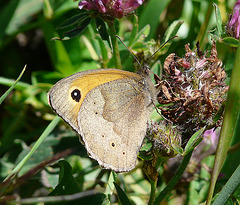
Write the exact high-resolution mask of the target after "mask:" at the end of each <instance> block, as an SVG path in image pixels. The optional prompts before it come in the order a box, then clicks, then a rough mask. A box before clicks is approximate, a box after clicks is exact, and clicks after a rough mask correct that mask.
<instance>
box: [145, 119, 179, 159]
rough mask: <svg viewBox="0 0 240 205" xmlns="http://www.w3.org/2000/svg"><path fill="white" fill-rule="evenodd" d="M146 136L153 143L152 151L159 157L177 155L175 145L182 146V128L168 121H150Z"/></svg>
mask: <svg viewBox="0 0 240 205" xmlns="http://www.w3.org/2000/svg"><path fill="white" fill-rule="evenodd" d="M146 138H147V141H150V142H151V143H152V149H151V152H152V153H153V154H154V155H155V156H156V157H157V158H158V157H161V158H171V157H175V156H176V155H177V154H178V153H177V152H176V150H175V149H174V147H175V146H176V147H177V146H179V147H180V146H181V132H180V130H179V129H178V128H177V127H176V126H173V125H172V123H168V122H166V121H160V122H152V123H149V124H148V128H147V134H146Z"/></svg>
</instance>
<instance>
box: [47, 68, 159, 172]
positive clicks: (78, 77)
mask: <svg viewBox="0 0 240 205" xmlns="http://www.w3.org/2000/svg"><path fill="white" fill-rule="evenodd" d="M48 100H49V104H50V105H51V107H52V108H53V110H54V111H55V112H56V113H57V114H58V115H59V116H60V117H62V118H63V120H64V121H66V122H67V123H68V124H69V125H70V126H71V127H72V128H73V129H74V130H75V131H76V132H77V133H78V134H79V135H80V136H81V141H82V143H83V144H84V145H85V147H86V150H87V152H88V154H89V156H90V157H91V158H93V159H95V160H97V161H98V163H99V164H100V165H101V166H102V167H103V168H105V169H112V170H114V171H116V172H124V171H130V170H132V169H133V168H134V167H135V166H136V161H137V155H138V152H139V149H140V147H141V145H142V142H143V139H144V136H145V134H146V129H147V121H148V120H149V118H150V114H151V111H152V109H153V107H154V102H155V100H156V89H155V87H154V85H153V83H152V81H151V78H150V76H149V74H148V72H146V71H141V72H140V73H139V74H136V73H132V72H128V71H123V70H117V69H97V70H88V71H83V72H79V73H76V74H73V75H71V76H69V77H67V78H64V79H62V80H60V81H59V82H57V83H56V84H55V85H54V86H53V87H52V88H51V90H50V91H49V92H48Z"/></svg>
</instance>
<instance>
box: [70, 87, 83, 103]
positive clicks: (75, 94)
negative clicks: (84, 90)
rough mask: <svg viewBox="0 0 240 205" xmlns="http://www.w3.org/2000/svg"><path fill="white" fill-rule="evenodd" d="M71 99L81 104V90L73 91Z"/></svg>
mask: <svg viewBox="0 0 240 205" xmlns="http://www.w3.org/2000/svg"><path fill="white" fill-rule="evenodd" d="M71 97H72V99H73V100H75V101H76V102H79V101H80V99H81V92H80V90H78V89H75V90H73V91H72V93H71Z"/></svg>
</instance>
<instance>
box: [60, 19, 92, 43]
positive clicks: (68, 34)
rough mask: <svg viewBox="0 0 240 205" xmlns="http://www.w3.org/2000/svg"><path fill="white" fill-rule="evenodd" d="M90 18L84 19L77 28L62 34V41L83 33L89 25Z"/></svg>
mask: <svg viewBox="0 0 240 205" xmlns="http://www.w3.org/2000/svg"><path fill="white" fill-rule="evenodd" d="M91 20H92V18H90V17H89V18H86V19H85V20H84V21H83V22H82V23H81V25H80V26H78V27H77V28H75V29H73V30H71V31H68V32H66V33H65V34H64V38H63V39H62V40H69V39H71V38H74V37H76V36H79V35H81V34H82V33H83V31H84V30H85V29H86V28H87V26H88V25H89V24H90V22H91Z"/></svg>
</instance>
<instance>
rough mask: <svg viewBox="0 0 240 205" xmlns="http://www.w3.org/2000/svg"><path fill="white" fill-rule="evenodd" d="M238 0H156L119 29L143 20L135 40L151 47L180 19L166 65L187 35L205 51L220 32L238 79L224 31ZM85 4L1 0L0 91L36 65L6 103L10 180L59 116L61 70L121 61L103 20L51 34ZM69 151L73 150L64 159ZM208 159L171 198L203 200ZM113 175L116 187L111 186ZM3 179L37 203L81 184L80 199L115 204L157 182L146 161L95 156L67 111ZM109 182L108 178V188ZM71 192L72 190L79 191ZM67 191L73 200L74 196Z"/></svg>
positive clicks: (233, 158)
mask: <svg viewBox="0 0 240 205" xmlns="http://www.w3.org/2000/svg"><path fill="white" fill-rule="evenodd" d="M213 3H216V4H217V6H218V8H219V9H220V11H221V17H222V22H223V24H222V28H223V33H221V34H220V35H217V34H216V28H217V20H216V13H215V12H214V8H215V7H214V6H213ZM234 3H235V1H233V0H230V1H224V0H219V1H209V0H207V1H197V0H195V1H194V0H192V1H191V0H175V1H170V0H165V1H160V0H148V1H145V2H144V4H143V5H142V6H140V7H139V8H138V9H137V11H136V13H135V15H136V16H138V22H137V21H136V20H137V19H136V17H135V16H134V15H129V16H125V17H124V18H122V19H121V20H119V21H117V22H116V27H117V34H118V35H119V36H120V37H121V39H123V41H124V42H125V43H126V44H127V45H128V46H129V42H130V36H131V32H132V28H136V27H134V25H138V32H139V33H138V34H139V36H138V37H139V39H137V40H136V39H135V41H134V42H133V43H132V47H131V48H132V49H133V51H135V52H136V53H137V52H139V51H145V52H150V54H151V53H152V52H153V51H154V50H156V49H157V48H158V47H159V46H160V44H162V43H164V39H165V38H166V35H165V34H166V31H167V30H168V29H169V28H174V29H175V30H176V31H177V35H178V38H176V39H174V40H173V41H172V43H171V44H170V46H169V47H167V49H165V50H164V49H163V50H162V51H160V52H159V53H158V54H157V56H156V57H157V60H159V62H160V63H159V64H158V67H161V66H162V65H163V62H164V60H165V58H166V56H167V55H169V54H170V53H173V52H174V53H176V54H177V55H178V56H180V57H182V56H184V54H185V49H184V45H185V44H187V43H189V44H190V47H191V48H194V47H195V44H196V42H197V40H199V41H200V46H201V49H202V50H203V51H206V50H210V49H211V45H212V40H211V37H215V38H216V39H218V41H217V51H218V58H219V59H221V60H222V62H223V65H224V67H225V71H226V73H227V75H228V78H227V83H228V84H229V81H230V77H231V71H232V69H233V67H234V61H235V55H236V49H235V48H232V47H230V46H229V44H226V43H224V42H223V41H221V39H222V37H224V36H226V32H224V28H225V25H226V23H227V20H228V15H229V14H230V13H231V12H232V8H233V6H234ZM78 13H79V9H78V2H73V1H72V0H58V1H54V0H11V1H6V0H2V1H1V7H0V96H2V95H3V94H4V92H5V91H6V90H7V89H8V88H9V87H10V86H11V85H12V84H13V83H14V81H15V80H12V79H17V77H18V76H19V74H20V73H21V71H22V69H23V67H24V66H25V65H27V67H26V71H25V72H24V74H23V76H22V77H21V80H20V81H19V82H18V84H17V85H16V86H15V88H14V90H13V91H12V92H11V93H10V94H9V95H8V96H7V98H6V99H5V100H4V102H3V103H2V104H1V106H0V113H1V114H0V156H1V159H0V180H1V181H3V180H4V179H5V177H6V176H8V174H9V173H10V172H11V171H12V170H13V169H14V168H15V167H16V166H17V165H19V163H20V161H21V160H22V159H23V158H24V156H25V155H26V154H27V153H28V152H29V151H30V150H31V148H32V146H33V144H34V142H36V141H37V140H38V138H39V137H40V136H41V135H42V134H43V132H44V131H45V129H46V127H47V126H48V125H49V123H50V122H51V121H52V120H53V119H54V118H55V114H54V113H53V112H52V110H51V108H50V107H49V105H48V102H47V92H48V90H49V89H50V88H51V87H52V85H53V84H54V83H55V82H56V81H57V80H59V79H62V78H64V77H67V76H69V75H71V74H73V73H76V72H79V71H83V70H88V69H96V68H101V67H108V68H112V67H114V60H113V58H112V56H111V54H109V53H110V52H109V49H107V48H108V47H107V46H105V48H106V50H104V49H103V48H104V46H103V45H107V41H103V40H102V39H101V38H100V36H99V34H98V32H97V31H96V24H95V22H94V21H91V23H90V25H89V26H88V27H86V29H85V30H84V31H83V33H82V34H81V35H80V36H77V37H75V38H72V39H70V40H66V41H56V40H52V38H54V37H59V38H63V33H64V32H65V30H64V29H57V28H58V26H59V25H61V23H63V22H64V21H65V20H66V19H68V18H70V17H72V16H74V15H76V14H78ZM147 25H149V26H147ZM176 25H177V26H176ZM140 32H142V33H140ZM210 33H211V34H210ZM140 34H143V35H144V37H142V36H141V35H140ZM153 39H154V40H153ZM119 48H120V57H121V59H122V67H123V68H124V69H126V70H130V71H133V70H134V66H133V58H132V56H131V55H130V54H129V52H128V51H127V49H126V48H125V47H124V46H123V45H122V44H121V43H119ZM150 54H149V53H148V55H150ZM155 62H157V61H155ZM155 62H154V63H155ZM150 64H151V63H150ZM154 65H155V64H154ZM156 70H157V69H156ZM239 125H240V124H239V122H238V124H237V128H236V129H237V130H240V129H239ZM238 134H239V133H235V134H234V136H233V138H232V145H235V144H237V143H238V142H239V135H238ZM239 154H240V151H239V149H235V150H234V151H233V152H231V153H229V154H228V156H227V158H226V161H225V163H224V166H223V168H222V170H221V177H220V178H219V180H218V181H217V184H216V189H215V192H216V193H217V192H218V191H219V190H220V189H221V188H222V187H223V186H224V185H225V184H226V182H227V180H228V179H229V178H230V177H231V176H232V174H233V172H234V171H235V170H236V169H237V167H238V165H239V162H240V158H239ZM60 159H64V160H61V161H59V163H57V161H58V160H60ZM213 159H214V155H211V156H208V157H207V158H206V159H205V161H204V162H203V164H204V165H206V164H207V165H206V166H209V167H212V164H213ZM206 166H201V167H200V170H199V172H198V173H195V174H193V175H194V177H193V178H191V180H189V181H188V183H186V184H184V186H183V185H182V186H181V184H180V187H181V189H180V190H181V191H179V189H177V188H176V187H175V189H173V190H172V191H171V192H170V193H169V194H167V195H166V196H165V198H164V203H166V204H176V203H179V204H200V203H202V202H204V201H205V200H206V197H207V191H208V187H209V181H210V178H211V175H210V171H209V170H208V171H206ZM210 169H211V168H210ZM163 170H164V168H163V167H162V169H161V171H160V177H159V178H160V179H159V183H158V187H157V192H159V191H160V190H162V189H163V188H164V187H165V186H166V181H165V179H164V177H161V176H162V173H163ZM113 182H117V184H118V185H115V186H116V189H117V192H116V190H115V189H114V185H113V184H114V183H113ZM107 183H108V184H109V186H110V185H112V187H110V188H109V186H107ZM63 187H65V190H63V189H62V188H63ZM120 187H121V189H120ZM0 188H1V194H2V197H3V198H2V199H3V201H5V200H6V199H7V201H8V202H9V203H14V202H15V201H16V196H18V197H19V198H20V199H26V198H27V199H29V200H30V201H29V202H30V203H32V204H34V203H37V199H36V197H40V196H43V197H45V198H43V199H42V200H45V201H46V202H49V201H48V200H49V198H48V197H49V196H55V197H56V196H61V195H66V194H69V195H70V194H75V193H82V195H77V197H79V198H78V199H77V200H75V201H74V202H76V204H77V203H78V204H79V203H80V202H81V203H82V204H84V203H86V204H87V203H88V204H90V203H91V202H92V203H94V204H107V203H109V201H111V202H112V203H119V200H124V197H125V193H126V194H127V196H128V198H129V199H130V200H131V203H135V204H146V203H147V201H148V199H149V196H150V191H151V185H150V183H149V181H148V179H147V177H146V176H145V175H144V173H143V172H142V171H141V169H140V168H137V169H136V170H134V171H133V172H130V173H122V174H118V175H115V174H114V173H111V172H110V171H106V170H101V169H100V168H99V166H98V164H97V162H96V161H94V160H91V159H90V158H89V157H88V155H87V153H86V151H85V148H84V147H83V146H82V145H81V144H80V143H79V139H78V137H77V135H76V133H74V132H73V131H72V130H71V128H69V127H68V126H67V125H66V124H65V123H64V122H63V121H60V123H59V124H58V126H56V127H55V129H54V130H53V131H52V132H51V133H50V134H49V135H48V137H47V138H46V139H45V140H44V141H43V142H42V143H41V144H40V146H39V148H38V149H37V150H36V151H35V152H34V154H33V155H32V157H31V158H30V159H29V160H27V162H26V164H25V165H24V166H23V167H22V169H21V171H20V172H19V173H18V176H17V178H15V179H14V180H12V181H11V183H10V184H8V185H7V186H6V184H4V183H2V184H1V186H0ZM104 188H107V191H105V189H104ZM122 190H123V191H122ZM121 191H122V192H121ZM96 192H98V193H97V194H96ZM238 193H239V189H236V190H235V194H234V193H232V195H231V198H230V199H229V201H228V203H229V204H238V203H239V198H240V197H239V194H238ZM48 195H49V196H48ZM71 197H73V196H71ZM71 197H70V199H73V198H71ZM19 198H18V199H19ZM65 199H66V200H69V198H67V197H66V198H65ZM58 200H59V198H57V197H56V198H55V200H54V201H55V202H56V203H58V204H59V202H58ZM125 200H126V201H128V199H125ZM126 201H125V202H126ZM5 202H6V201H5ZM122 202H124V201H122ZM22 203H23V201H22ZM25 203H27V202H26V201H25ZM62 203H67V202H62ZM69 203H70V202H69ZM126 203H127V202H126ZM128 203H130V201H128Z"/></svg>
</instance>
